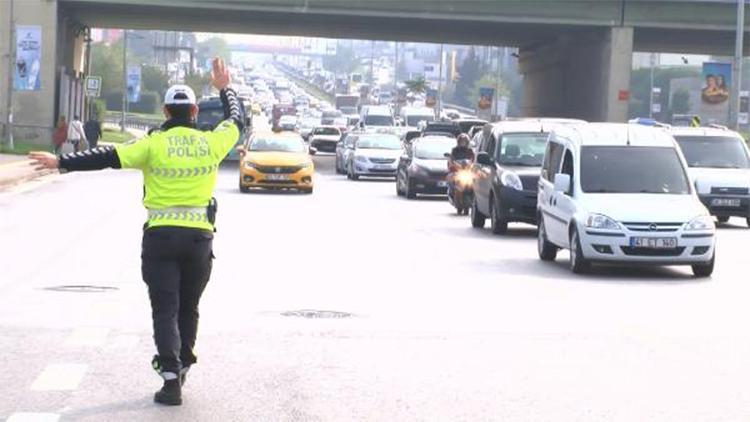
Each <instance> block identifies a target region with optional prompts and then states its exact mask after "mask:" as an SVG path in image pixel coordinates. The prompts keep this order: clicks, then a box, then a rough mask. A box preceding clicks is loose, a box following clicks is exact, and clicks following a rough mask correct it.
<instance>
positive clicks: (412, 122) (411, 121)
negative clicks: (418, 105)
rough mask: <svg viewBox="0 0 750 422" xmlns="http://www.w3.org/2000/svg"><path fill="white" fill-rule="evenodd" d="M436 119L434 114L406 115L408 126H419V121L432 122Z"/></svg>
mask: <svg viewBox="0 0 750 422" xmlns="http://www.w3.org/2000/svg"><path fill="white" fill-rule="evenodd" d="M434 120H435V116H432V115H425V116H417V115H411V116H406V126H411V127H417V126H418V125H419V122H432V121H434Z"/></svg>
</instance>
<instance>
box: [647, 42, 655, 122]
mask: <svg viewBox="0 0 750 422" xmlns="http://www.w3.org/2000/svg"><path fill="white" fill-rule="evenodd" d="M650 60H651V68H650V77H649V80H650V82H649V88H648V117H649V119H653V118H654V66H656V53H651V58H650Z"/></svg>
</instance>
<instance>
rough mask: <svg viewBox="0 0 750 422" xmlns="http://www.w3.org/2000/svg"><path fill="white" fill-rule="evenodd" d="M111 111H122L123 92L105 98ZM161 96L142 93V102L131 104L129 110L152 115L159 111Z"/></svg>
mask: <svg viewBox="0 0 750 422" xmlns="http://www.w3.org/2000/svg"><path fill="white" fill-rule="evenodd" d="M104 101H105V102H106V104H107V110H109V111H122V91H115V92H112V93H110V94H109V95H107V96H105V97H104ZM159 105H160V101H159V95H158V94H157V93H155V92H151V91H143V92H141V98H140V101H138V102H137V103H130V104H129V105H128V110H129V111H130V112H132V113H145V114H152V113H157V112H158V111H159Z"/></svg>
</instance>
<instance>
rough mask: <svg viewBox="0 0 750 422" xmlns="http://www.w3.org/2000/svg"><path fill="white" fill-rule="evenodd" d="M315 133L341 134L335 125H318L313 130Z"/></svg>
mask: <svg viewBox="0 0 750 422" xmlns="http://www.w3.org/2000/svg"><path fill="white" fill-rule="evenodd" d="M313 134H315V135H335V136H339V135H341V132H340V131H339V130H338V129H336V128H335V127H319V128H317V129H315V131H314V132H313Z"/></svg>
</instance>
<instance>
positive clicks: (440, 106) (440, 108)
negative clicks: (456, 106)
mask: <svg viewBox="0 0 750 422" xmlns="http://www.w3.org/2000/svg"><path fill="white" fill-rule="evenodd" d="M443 47H444V44H442V43H441V44H440V76H439V77H438V101H437V102H438V108H437V116H438V118H439V117H440V114H441V113H442V112H443Z"/></svg>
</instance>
